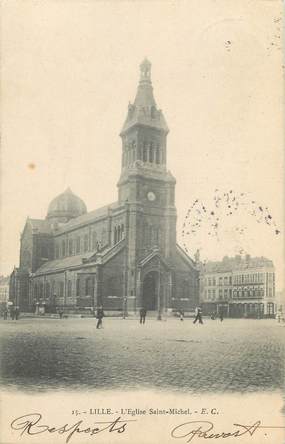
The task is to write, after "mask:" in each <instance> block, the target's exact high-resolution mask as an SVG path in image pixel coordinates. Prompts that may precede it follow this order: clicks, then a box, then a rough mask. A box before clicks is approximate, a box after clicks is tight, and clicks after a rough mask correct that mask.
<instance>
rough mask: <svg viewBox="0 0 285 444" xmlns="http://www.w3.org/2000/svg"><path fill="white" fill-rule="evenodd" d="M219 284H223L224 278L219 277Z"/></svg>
mask: <svg viewBox="0 0 285 444" xmlns="http://www.w3.org/2000/svg"><path fill="white" fill-rule="evenodd" d="M219 285H223V278H222V277H219Z"/></svg>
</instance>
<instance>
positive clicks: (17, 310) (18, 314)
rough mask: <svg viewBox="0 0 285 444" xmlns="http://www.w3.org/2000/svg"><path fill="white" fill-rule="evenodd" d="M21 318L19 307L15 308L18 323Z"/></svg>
mask: <svg viewBox="0 0 285 444" xmlns="http://www.w3.org/2000/svg"><path fill="white" fill-rule="evenodd" d="M19 316H20V310H19V307H16V308H15V319H16V321H17V320H18V319H19Z"/></svg>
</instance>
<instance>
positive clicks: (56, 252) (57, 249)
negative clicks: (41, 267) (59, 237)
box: [54, 243, 59, 259]
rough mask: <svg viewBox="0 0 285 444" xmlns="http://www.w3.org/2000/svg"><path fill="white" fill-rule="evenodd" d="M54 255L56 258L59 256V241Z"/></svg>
mask: <svg viewBox="0 0 285 444" xmlns="http://www.w3.org/2000/svg"><path fill="white" fill-rule="evenodd" d="M54 256H55V259H58V258H59V245H58V244H57V243H56V244H55V250H54Z"/></svg>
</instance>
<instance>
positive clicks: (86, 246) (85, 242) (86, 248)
mask: <svg viewBox="0 0 285 444" xmlns="http://www.w3.org/2000/svg"><path fill="white" fill-rule="evenodd" d="M86 251H88V234H85V236H84V253H85V252H86Z"/></svg>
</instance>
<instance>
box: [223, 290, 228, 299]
mask: <svg viewBox="0 0 285 444" xmlns="http://www.w3.org/2000/svg"><path fill="white" fill-rule="evenodd" d="M227 297H228V290H227V289H225V290H224V298H225V299H227Z"/></svg>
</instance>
